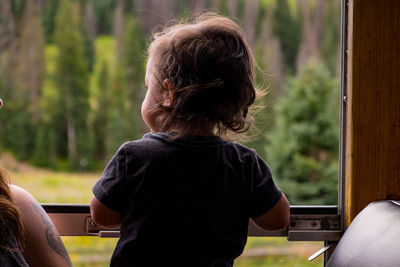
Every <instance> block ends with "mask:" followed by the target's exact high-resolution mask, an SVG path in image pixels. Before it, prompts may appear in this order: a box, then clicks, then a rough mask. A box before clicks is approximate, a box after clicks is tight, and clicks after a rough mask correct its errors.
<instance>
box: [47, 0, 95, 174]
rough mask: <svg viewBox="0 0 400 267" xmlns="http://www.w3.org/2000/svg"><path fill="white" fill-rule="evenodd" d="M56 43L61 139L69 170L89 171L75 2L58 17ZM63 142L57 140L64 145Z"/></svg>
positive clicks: (83, 64)
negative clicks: (65, 139)
mask: <svg viewBox="0 0 400 267" xmlns="http://www.w3.org/2000/svg"><path fill="white" fill-rule="evenodd" d="M55 44H56V46H57V48H58V53H57V55H58V56H57V62H56V64H57V66H56V82H57V88H58V90H59V93H58V105H59V107H60V111H61V114H58V116H57V117H56V118H54V119H56V120H57V121H58V122H62V125H59V127H60V128H59V135H58V138H62V137H63V136H66V137H67V144H66V147H68V161H69V166H70V168H87V167H88V163H89V155H90V152H91V142H90V136H89V131H88V125H87V116H88V112H89V89H88V87H89V83H88V74H89V73H88V63H87V60H86V57H85V55H84V53H85V51H84V38H83V36H82V28H81V24H80V21H79V18H78V17H77V14H74V12H73V6H72V3H71V2H70V1H68V0H62V1H61V3H60V7H59V11H58V14H57V17H56V29H55ZM61 143H64V144H65V142H62V139H61V140H60V139H58V144H61Z"/></svg>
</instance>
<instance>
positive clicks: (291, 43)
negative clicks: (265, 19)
mask: <svg viewBox="0 0 400 267" xmlns="http://www.w3.org/2000/svg"><path fill="white" fill-rule="evenodd" d="M271 27H272V33H273V34H274V35H275V36H276V37H277V38H278V39H279V41H280V44H281V49H282V52H283V58H284V62H285V66H286V69H287V71H288V72H289V73H293V72H294V71H295V66H296V56H297V52H298V50H299V44H300V39H301V24H300V19H299V16H295V15H293V14H292V12H290V9H289V4H288V1H287V0H277V1H276V7H275V10H274V13H273V16H272V25H271Z"/></svg>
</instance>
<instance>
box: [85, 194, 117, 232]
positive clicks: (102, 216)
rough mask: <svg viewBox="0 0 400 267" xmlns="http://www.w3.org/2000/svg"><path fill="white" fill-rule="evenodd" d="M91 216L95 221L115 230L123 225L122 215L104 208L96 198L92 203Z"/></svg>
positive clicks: (93, 198)
mask: <svg viewBox="0 0 400 267" xmlns="http://www.w3.org/2000/svg"><path fill="white" fill-rule="evenodd" d="M90 215H91V216H92V219H93V221H95V222H96V223H97V224H100V225H102V226H104V227H110V228H115V227H118V226H119V225H120V224H121V221H122V214H121V213H120V212H117V211H114V210H112V209H109V208H107V207H106V206H104V205H103V204H102V203H101V202H100V201H99V200H98V199H97V198H96V197H95V196H93V197H92V200H91V201H90Z"/></svg>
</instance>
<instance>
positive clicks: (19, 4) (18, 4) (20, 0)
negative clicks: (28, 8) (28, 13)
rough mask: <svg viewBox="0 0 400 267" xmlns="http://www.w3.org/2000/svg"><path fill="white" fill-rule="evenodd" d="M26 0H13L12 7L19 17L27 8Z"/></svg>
mask: <svg viewBox="0 0 400 267" xmlns="http://www.w3.org/2000/svg"><path fill="white" fill-rule="evenodd" d="M25 2H26V0H11V9H12V12H13V14H14V16H15V17H16V18H17V19H19V18H20V17H21V16H22V13H23V12H24V9H25Z"/></svg>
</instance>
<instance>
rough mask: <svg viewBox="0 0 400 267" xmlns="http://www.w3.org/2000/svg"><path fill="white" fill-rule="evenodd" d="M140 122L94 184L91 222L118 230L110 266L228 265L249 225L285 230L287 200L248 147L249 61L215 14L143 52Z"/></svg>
mask: <svg viewBox="0 0 400 267" xmlns="http://www.w3.org/2000/svg"><path fill="white" fill-rule="evenodd" d="M148 52H149V59H148V63H147V70H146V77H145V83H146V87H147V94H146V97H145V99H144V101H143V105H142V117H143V119H144V121H145V123H146V124H147V125H148V126H149V128H150V129H151V131H152V132H150V133H148V134H146V135H144V136H143V138H142V139H140V140H137V141H133V142H127V143H125V144H123V145H122V146H121V147H120V148H119V150H118V152H117V153H116V154H115V155H114V157H113V158H112V159H111V161H110V162H109V163H108V165H107V167H106V168H105V170H104V172H103V174H102V176H101V178H100V180H99V181H98V182H97V183H96V185H95V186H94V187H93V193H94V196H93V198H92V201H91V204H90V206H91V215H92V218H93V219H94V221H95V222H97V223H98V224H100V225H103V226H107V227H117V226H119V225H120V230H121V238H120V240H119V242H118V244H117V247H116V249H115V251H114V254H113V256H112V259H111V266H232V265H233V261H234V259H235V258H236V257H238V256H239V255H240V254H241V253H242V252H243V248H244V246H245V244H246V240H247V228H248V221H249V218H252V219H253V221H254V222H255V223H256V224H257V225H258V226H260V227H261V228H263V229H267V230H277V229H281V228H284V227H286V226H287V224H288V221H289V203H288V201H287V199H286V197H285V196H284V195H283V194H282V192H281V191H280V190H279V188H277V187H276V186H275V184H274V182H273V180H272V177H271V172H270V169H269V167H268V166H267V165H266V163H265V162H264V161H263V160H262V159H261V158H260V157H259V156H258V155H257V154H256V152H255V151H254V150H253V149H249V148H247V147H245V146H243V145H239V144H237V143H234V142H230V141H226V140H224V139H223V138H222V137H225V136H227V134H229V132H234V133H241V132H245V131H246V130H247V129H248V128H249V123H250V122H251V116H250V115H249V114H248V108H249V106H250V105H252V104H253V102H254V100H255V95H256V90H255V88H254V81H253V59H252V55H251V52H250V49H249V47H248V45H247V43H246V41H245V39H244V33H243V31H242V30H241V29H240V27H239V26H238V25H237V24H236V23H234V22H233V21H232V20H230V19H228V18H224V17H221V16H217V15H214V14H206V15H203V16H201V17H200V18H199V19H198V20H197V21H196V22H195V23H192V24H180V25H175V26H171V27H169V28H167V29H165V30H164V31H163V32H161V33H158V34H157V35H155V37H154V41H153V42H152V43H151V44H150V47H149V51H148Z"/></svg>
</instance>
